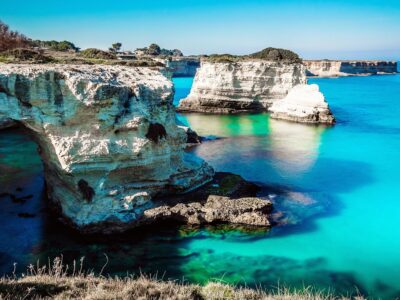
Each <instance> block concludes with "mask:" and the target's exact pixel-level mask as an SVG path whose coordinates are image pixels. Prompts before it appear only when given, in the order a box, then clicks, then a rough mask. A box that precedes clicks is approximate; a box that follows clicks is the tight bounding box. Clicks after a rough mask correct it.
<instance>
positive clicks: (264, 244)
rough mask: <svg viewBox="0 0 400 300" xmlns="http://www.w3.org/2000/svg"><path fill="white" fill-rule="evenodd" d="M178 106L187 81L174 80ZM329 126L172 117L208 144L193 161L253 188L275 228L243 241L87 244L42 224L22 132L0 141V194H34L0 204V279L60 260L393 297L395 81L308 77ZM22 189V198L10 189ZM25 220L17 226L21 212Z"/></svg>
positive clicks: (229, 235)
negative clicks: (277, 217)
mask: <svg viewBox="0 0 400 300" xmlns="http://www.w3.org/2000/svg"><path fill="white" fill-rule="evenodd" d="M174 82H175V86H176V99H175V102H178V101H179V99H181V98H183V97H185V96H186V95H187V94H188V92H189V90H190V86H191V83H192V79H191V78H177V79H175V80H174ZM310 82H312V83H317V84H319V86H320V89H321V91H322V92H323V93H324V94H325V96H326V98H327V100H328V102H329V103H330V105H331V108H332V110H333V113H334V114H335V116H336V118H337V120H338V123H337V124H336V125H335V126H334V127H331V128H327V127H321V126H309V125H301V124H295V123H288V122H285V121H278V120H272V119H270V118H269V116H268V115H267V114H258V115H241V116H212V115H200V114H188V115H178V118H179V119H180V120H181V121H182V122H184V123H187V124H189V125H190V126H192V127H193V129H195V130H196V131H197V132H198V133H199V134H201V135H215V136H219V137H222V139H217V140H212V141H208V142H205V143H203V144H202V145H200V146H198V147H196V148H194V149H193V150H192V152H194V153H195V154H197V155H199V156H201V157H203V158H204V159H206V160H207V161H208V162H209V163H210V164H211V165H212V166H213V167H214V168H215V169H216V170H221V171H230V172H234V173H237V174H240V175H242V176H243V177H245V178H246V179H248V180H252V181H255V182H257V183H258V184H259V185H260V186H262V191H261V193H260V196H263V197H269V198H270V199H272V200H273V201H274V203H275V206H276V208H277V210H278V211H283V214H282V216H281V224H282V225H280V226H278V227H275V228H273V229H272V230H271V231H262V230H260V231H258V232H252V233H248V232H245V231H243V230H242V231H240V230H239V231H229V230H225V228H215V227H209V228H205V229H201V230H198V229H197V230H195V229H192V228H187V227H180V228H177V229H174V228H165V229H162V230H161V229H155V230H154V231H150V230H146V232H143V231H142V232H132V233H130V234H129V235H127V236H123V237H119V238H118V239H116V240H112V241H101V240H100V241H99V240H88V239H86V238H80V237H78V236H76V235H75V234H73V233H71V232H69V231H67V230H65V229H64V228H63V227H62V226H60V225H59V224H58V223H57V222H56V221H55V220H53V219H52V218H51V217H50V216H49V215H48V209H47V208H46V206H45V201H43V200H42V191H43V176H42V166H41V163H40V159H39V157H38V155H37V153H36V151H35V144H34V143H33V142H32V141H30V140H29V138H28V137H27V136H26V135H24V133H23V132H20V131H19V130H11V131H3V132H1V133H0V193H1V192H2V191H12V192H14V193H16V194H17V195H20V196H23V195H29V194H32V195H33V198H30V199H28V200H26V202H25V203H13V202H12V201H11V199H8V198H4V197H3V198H1V199H0V206H1V210H0V214H1V218H0V222H1V225H2V228H3V230H2V231H1V232H0V271H1V272H3V273H5V272H11V271H12V268H13V266H12V263H13V262H18V266H19V267H20V270H23V266H25V265H27V264H28V263H30V262H35V261H36V260H37V259H40V261H42V262H46V261H47V258H48V257H54V256H56V255H59V254H63V255H64V259H65V261H71V260H72V259H74V258H79V257H80V256H85V265H86V266H87V267H89V268H92V267H93V268H95V269H96V268H101V266H102V265H103V264H104V261H105V257H104V253H106V254H107V255H108V256H109V258H110V263H109V264H108V265H107V267H106V272H109V273H112V274H114V273H117V274H125V273H126V271H129V272H138V270H139V269H141V270H142V271H144V272H152V273H155V272H156V271H158V273H159V274H164V272H165V275H164V278H182V277H184V278H185V279H186V280H188V281H192V282H200V283H204V282H206V281H207V280H210V279H214V280H215V279H219V280H221V279H222V280H223V281H225V282H231V283H239V284H247V285H250V286H252V285H262V286H264V287H266V288H270V289H273V288H274V287H276V286H277V285H278V284H279V285H289V286H292V287H302V286H304V285H309V284H312V285H314V286H316V287H317V288H323V289H333V290H334V291H335V292H337V293H342V294H343V293H354V292H355V290H356V288H357V289H358V290H359V291H361V292H362V293H364V294H370V295H373V296H380V297H384V298H393V297H394V296H396V295H397V296H400V230H399V228H400V218H399V215H400V189H399V181H400V180H399V179H400V176H399V175H398V170H399V168H400V156H399V154H400V153H399V152H400V151H399V150H400V121H399V118H398V116H399V115H400V105H399V102H400V96H399V95H400V76H399V75H393V76H392V75H391V76H371V77H348V78H337V79H312V80H310ZM17 187H22V188H23V190H22V191H15V189H16V188H17ZM23 212H27V213H31V214H33V215H34V217H30V218H21V217H18V214H19V213H23Z"/></svg>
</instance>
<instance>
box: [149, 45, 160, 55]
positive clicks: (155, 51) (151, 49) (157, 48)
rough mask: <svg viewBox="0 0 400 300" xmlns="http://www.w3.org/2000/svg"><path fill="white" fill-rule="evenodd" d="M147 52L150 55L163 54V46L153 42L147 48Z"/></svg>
mask: <svg viewBox="0 0 400 300" xmlns="http://www.w3.org/2000/svg"><path fill="white" fill-rule="evenodd" d="M147 54H149V55H160V54H161V48H160V46H158V45H157V44H151V45H150V46H149V47H148V48H147Z"/></svg>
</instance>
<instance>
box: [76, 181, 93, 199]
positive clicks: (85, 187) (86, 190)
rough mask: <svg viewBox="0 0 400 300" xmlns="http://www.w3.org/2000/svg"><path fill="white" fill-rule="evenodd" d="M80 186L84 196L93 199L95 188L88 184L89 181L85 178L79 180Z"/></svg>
mask: <svg viewBox="0 0 400 300" xmlns="http://www.w3.org/2000/svg"><path fill="white" fill-rule="evenodd" d="M78 188H79V190H80V191H81V193H82V196H83V198H85V199H86V200H88V201H89V202H90V201H92V198H93V196H94V195H95V192H94V189H93V188H92V187H91V186H90V185H89V184H88V182H87V181H86V180H84V179H81V180H79V181H78Z"/></svg>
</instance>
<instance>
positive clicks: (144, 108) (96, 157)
mask: <svg viewBox="0 0 400 300" xmlns="http://www.w3.org/2000/svg"><path fill="white" fill-rule="evenodd" d="M172 98H173V85H172V82H171V81H169V80H168V79H167V78H166V77H164V76H163V75H162V74H161V73H160V72H158V71H157V70H151V69H149V68H128V67H121V66H118V67H116V66H82V65H79V66H74V65H2V64H0V120H2V123H4V124H6V123H10V122H14V121H16V122H18V123H19V124H22V126H24V127H25V128H27V129H29V131H30V132H31V133H32V134H33V136H34V137H35V139H36V141H37V143H38V145H39V148H40V151H39V152H40V155H41V157H42V160H43V162H44V169H45V178H46V185H47V194H48V196H49V199H50V200H51V201H52V203H53V204H54V205H53V206H55V207H58V208H59V210H60V212H61V214H62V215H63V216H64V217H65V218H66V220H68V221H69V222H72V223H73V224H74V226H76V227H78V228H82V227H85V226H87V225H91V224H99V223H107V224H109V225H108V227H109V228H108V230H109V231H112V230H113V226H114V225H115V226H116V229H118V230H119V229H120V228H121V227H123V225H121V224H125V225H126V226H129V224H135V221H137V220H139V219H140V218H141V217H142V216H143V212H144V211H145V210H146V209H149V208H152V207H154V203H153V197H154V196H156V195H160V194H161V195H164V194H171V193H181V192H185V191H188V190H191V189H194V188H196V187H199V186H201V185H203V184H204V183H206V182H208V181H210V180H211V179H212V177H213V174H214V173H213V170H212V168H211V167H210V166H208V165H207V164H206V163H205V162H204V161H202V160H200V159H199V158H196V157H194V156H192V155H189V154H186V153H184V151H183V149H184V147H185V144H186V139H187V137H186V133H185V131H184V130H183V129H181V128H179V127H178V126H177V125H176V123H175V111H174V109H173V105H172ZM125 225H124V226H125ZM126 226H125V227H126Z"/></svg>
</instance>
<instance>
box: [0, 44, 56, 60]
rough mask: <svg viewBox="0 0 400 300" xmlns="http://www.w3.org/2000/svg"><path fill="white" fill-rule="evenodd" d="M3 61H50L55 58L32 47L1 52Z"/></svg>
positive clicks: (0, 56) (0, 55)
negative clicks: (31, 48)
mask: <svg viewBox="0 0 400 300" xmlns="http://www.w3.org/2000/svg"><path fill="white" fill-rule="evenodd" d="M0 58H1V61H3V62H8V63H19V62H31V63H50V62H53V61H54V59H53V58H52V57H49V56H46V55H43V54H42V53H40V52H38V51H34V50H30V49H24V48H17V49H12V50H8V51H4V52H2V53H0Z"/></svg>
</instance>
